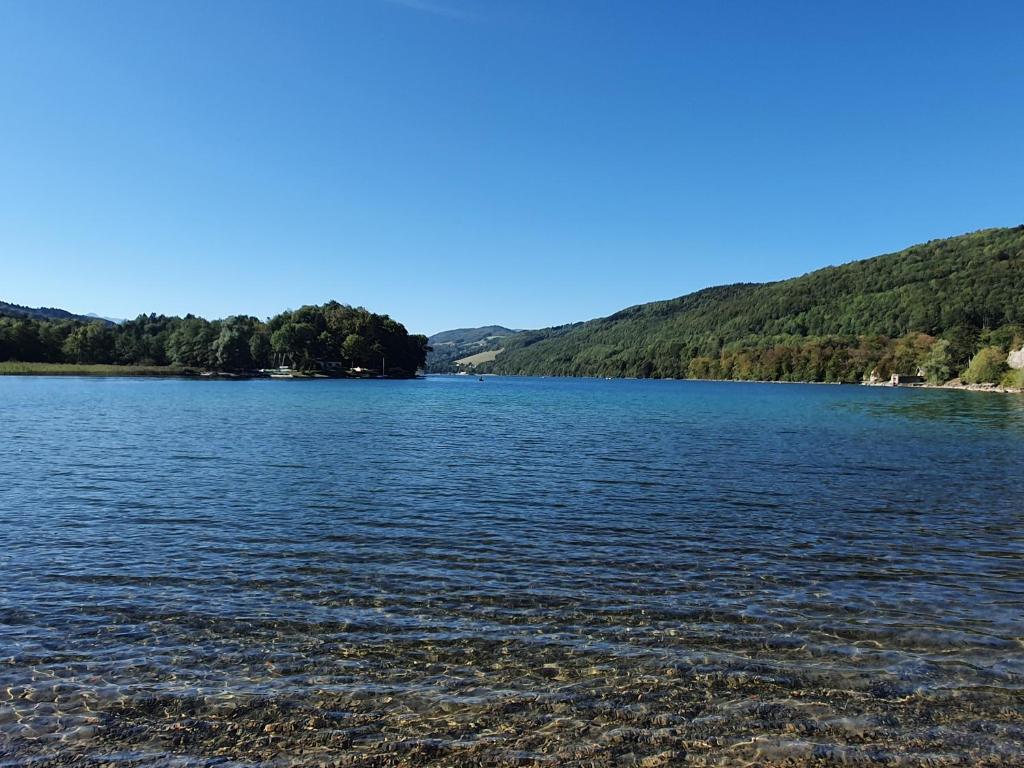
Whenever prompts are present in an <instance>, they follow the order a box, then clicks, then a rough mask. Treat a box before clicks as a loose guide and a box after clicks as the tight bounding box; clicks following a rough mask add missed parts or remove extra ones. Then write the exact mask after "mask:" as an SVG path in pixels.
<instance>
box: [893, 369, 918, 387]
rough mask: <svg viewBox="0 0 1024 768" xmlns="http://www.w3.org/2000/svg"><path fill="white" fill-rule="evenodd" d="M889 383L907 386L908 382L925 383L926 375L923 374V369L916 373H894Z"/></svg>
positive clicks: (895, 385)
mask: <svg viewBox="0 0 1024 768" xmlns="http://www.w3.org/2000/svg"><path fill="white" fill-rule="evenodd" d="M889 383H890V384H892V385H893V386H894V387H900V386H905V385H907V384H924V383H925V377H924V376H922V375H921V371H918V372H917V373H916V374H913V375H911V374H909V373H894V374H893V375H892V377H891V378H890V379H889Z"/></svg>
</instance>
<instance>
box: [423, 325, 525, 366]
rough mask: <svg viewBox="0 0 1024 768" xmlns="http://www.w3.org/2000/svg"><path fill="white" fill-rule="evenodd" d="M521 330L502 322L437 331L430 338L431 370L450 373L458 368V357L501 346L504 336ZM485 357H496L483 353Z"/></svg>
mask: <svg viewBox="0 0 1024 768" xmlns="http://www.w3.org/2000/svg"><path fill="white" fill-rule="evenodd" d="M516 333H519V331H516V330H513V329H511V328H506V327H504V326H502V325H485V326H483V327H482V328H456V329H455V330H451V331H441V332H440V333H435V334H434V335H433V336H431V337H430V338H428V339H427V344H429V345H430V348H431V351H430V352H428V353H427V372H428V373H451V372H454V371H456V370H458V368H459V366H458V365H457V364H456V361H457V360H462V359H463V358H467V357H474V356H478V355H481V353H486V352H492V351H495V350H498V349H501V346H502V340H503V339H505V338H507V337H509V336H512V335H513V334H516ZM484 357H485V358H488V359H493V358H492V357H491V356H488V355H484Z"/></svg>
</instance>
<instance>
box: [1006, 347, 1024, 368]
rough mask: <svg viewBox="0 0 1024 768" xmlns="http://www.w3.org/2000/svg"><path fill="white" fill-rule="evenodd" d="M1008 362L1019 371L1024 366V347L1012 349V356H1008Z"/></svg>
mask: <svg viewBox="0 0 1024 768" xmlns="http://www.w3.org/2000/svg"><path fill="white" fill-rule="evenodd" d="M1006 364H1007V365H1008V366H1010V367H1011V368H1014V369H1016V370H1018V371H1019V370H1021V369H1022V368H1024V347H1021V348H1020V349H1018V350H1017V351H1016V352H1014V351H1011V352H1010V356H1009V357H1007V358H1006Z"/></svg>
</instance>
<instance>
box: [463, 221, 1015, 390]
mask: <svg viewBox="0 0 1024 768" xmlns="http://www.w3.org/2000/svg"><path fill="white" fill-rule="evenodd" d="M1022 338H1024V226H1019V227H1014V228H1007V229H987V230H982V231H979V232H974V233H971V234H967V235H961V236H959V237H952V238H948V239H945V240H933V241H931V242H929V243H926V244H923V245H915V246H913V247H911V248H907V249H905V250H903V251H900V252H898V253H891V254H887V255H883V256H877V257H875V258H871V259H866V260H863V261H855V262H851V263H848V264H843V265H841V266H837V267H827V268H825V269H820V270H818V271H816V272H811V273H809V274H806V275H803V276H802V277H795V278H792V279H789V280H782V281H779V282H774V283H760V284H759V283H737V284H734V285H725V286H719V287H715V288H707V289H704V290H702V291H697V292H696V293H691V294H688V295H686V296H681V297H679V298H676V299H671V300H668V301H659V302H654V303H652V304H642V305H638V306H634V307H630V308H628V309H624V310H622V311H621V312H618V313H616V314H614V315H611V316H609V317H604V318H600V319H597V320H591V321H589V322H584V323H576V324H573V325H566V326H561V327H557V328H547V329H543V330H539V331H527V332H524V333H520V334H517V335H515V336H506V337H503V338H502V340H501V346H502V348H503V351H502V352H500V353H499V354H498V355H497V356H496V357H495V359H494V361H493V362H490V363H484V364H483V365H482V369H483V370H490V371H493V372H495V373H506V374H527V375H556V376H557V375H561V376H614V377H618V376H626V377H644V378H646V377H652V378H659V377H660V378H684V377H693V378H725V379H767V380H773V381H774V380H790V381H796V380H805V381H808V380H809V381H859V380H860V379H861V378H862V377H864V376H867V375H868V374H869V373H871V372H872V371H876V372H878V373H879V375H882V376H885V377H887V376H888V372H893V373H896V372H898V373H911V374H912V373H915V372H916V370H917V368H918V367H927V366H932V370H933V372H934V373H933V374H932V375H931V377H932V378H934V379H935V380H938V379H941V378H942V377H943V376H944V375H947V374H952V375H953V376H955V375H957V373H959V372H960V371H962V370H963V368H964V367H965V366H966V364H967V362H968V361H969V360H970V358H971V356H972V355H974V354H975V353H976V352H977V351H978V350H979V349H980V348H981V347H984V346H992V347H998V348H1000V349H1002V350H1003V351H1004V352H1005V351H1006V350H1007V349H1009V348H1010V346H1011V345H1013V344H1018V343H1019V342H1020V341H1021V339H1022ZM480 369H481V367H478V370H480ZM947 377H948V376H947Z"/></svg>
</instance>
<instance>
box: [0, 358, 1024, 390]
mask: <svg viewBox="0 0 1024 768" xmlns="http://www.w3.org/2000/svg"><path fill="white" fill-rule="evenodd" d="M457 375H458V374H453V373H428V374H423V375H418V376H410V377H405V378H401V379H397V378H392V377H388V379H380V378H379V377H378V378H369V377H348V376H331V375H325V374H323V373H321V372H311V373H297V372H296V373H293V375H291V376H287V377H281V378H287V379H289V380H293V381H294V380H298V381H324V380H334V379H342V380H345V381H380V380H398V381H404V380H412V379H421V378H424V377H425V376H457ZM0 376H43V377H61V376H80V377H94V378H167V379H189V380H191V381H210V380H219V381H252V380H255V379H263V378H268V379H274V378H276V377H273V376H262V375H250V374H245V373H230V372H224V371H200V370H198V369H195V368H180V367H177V366H130V365H113V364H96V365H92V364H79V363H18V362H11V361H7V362H0ZM476 376H509V377H514V378H538V379H541V378H549V379H591V380H596V381H694V382H711V383H722V384H813V385H815V386H861V387H873V388H882V389H941V390H946V391H951V392H993V393H996V394H1004V395H1024V388H1020V387H1004V386H1000V385H998V384H951V383H946V384H927V383H922V384H892V383H890V382H888V381H885V382H879V383H877V384H871V383H869V382H866V381H860V382H854V381H789V380H781V379H780V380H774V381H773V380H768V379H697V378H693V379H691V378H654V377H650V378H646V379H644V378H638V377H626V376H557V375H555V376H551V375H549V376H532V377H531V376H526V377H524V376H522V375H521V374H493V373H488V374H471V377H476Z"/></svg>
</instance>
